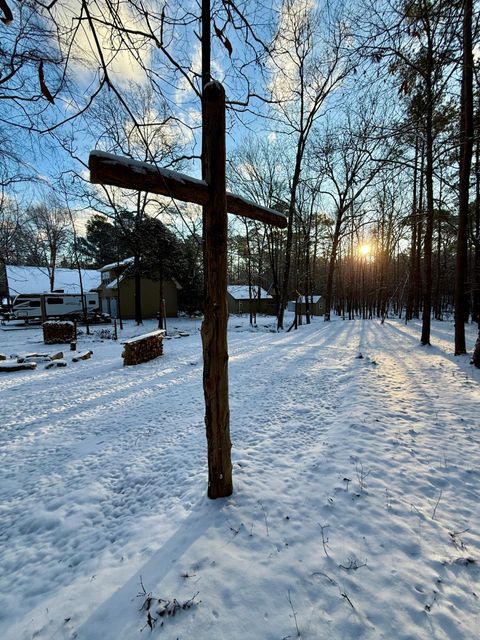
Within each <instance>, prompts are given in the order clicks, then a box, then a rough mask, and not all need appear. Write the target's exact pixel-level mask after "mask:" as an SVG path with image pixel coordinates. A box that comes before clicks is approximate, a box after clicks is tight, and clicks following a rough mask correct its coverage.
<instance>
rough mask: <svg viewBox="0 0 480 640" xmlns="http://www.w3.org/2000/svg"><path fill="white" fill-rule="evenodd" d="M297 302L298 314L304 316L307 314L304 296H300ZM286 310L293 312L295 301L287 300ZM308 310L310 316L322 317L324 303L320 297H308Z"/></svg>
mask: <svg viewBox="0 0 480 640" xmlns="http://www.w3.org/2000/svg"><path fill="white" fill-rule="evenodd" d="M299 302H300V309H299V313H301V314H302V315H303V316H304V315H305V314H306V312H307V305H306V301H305V296H300V297H299ZM287 309H288V311H295V300H289V302H288V305H287ZM308 310H309V313H310V315H311V316H323V314H324V313H325V301H324V299H323V298H322V296H308Z"/></svg>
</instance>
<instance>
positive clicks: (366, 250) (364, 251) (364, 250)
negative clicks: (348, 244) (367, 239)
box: [358, 244, 372, 258]
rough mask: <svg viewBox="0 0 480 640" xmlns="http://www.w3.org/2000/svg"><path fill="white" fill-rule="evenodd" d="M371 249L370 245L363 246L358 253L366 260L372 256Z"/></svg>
mask: <svg viewBox="0 0 480 640" xmlns="http://www.w3.org/2000/svg"><path fill="white" fill-rule="evenodd" d="M371 249H372V248H371V247H370V245H369V244H361V245H360V247H359V248H358V253H359V254H360V255H361V256H363V257H364V258H366V257H367V256H369V255H370V253H371Z"/></svg>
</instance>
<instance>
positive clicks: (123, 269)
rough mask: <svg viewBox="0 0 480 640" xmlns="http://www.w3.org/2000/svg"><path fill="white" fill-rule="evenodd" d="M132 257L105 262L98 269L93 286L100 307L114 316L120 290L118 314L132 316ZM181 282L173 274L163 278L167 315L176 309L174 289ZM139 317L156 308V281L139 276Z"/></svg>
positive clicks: (153, 313) (148, 315)
mask: <svg viewBox="0 0 480 640" xmlns="http://www.w3.org/2000/svg"><path fill="white" fill-rule="evenodd" d="M132 267H133V258H126V259H125V260H121V261H120V262H113V263H112V264H107V265H105V266H104V267H102V268H101V269H100V272H101V282H100V285H99V286H98V287H97V289H96V290H97V291H98V294H99V298H100V310H101V311H102V313H108V314H110V315H111V316H112V318H117V317H118V316H119V313H118V298H119V295H118V294H119V292H120V312H121V315H122V318H134V317H135V281H134V277H133V273H132ZM179 289H181V286H180V285H179V284H178V282H177V281H176V280H175V279H174V278H169V279H166V280H164V281H163V298H164V300H165V311H166V315H167V316H169V317H175V316H176V315H177V313H178V302H177V293H178V290H179ZM141 304H142V317H143V318H154V317H156V316H157V314H158V313H159V311H160V282H159V281H158V280H154V279H153V278H147V277H142V279H141Z"/></svg>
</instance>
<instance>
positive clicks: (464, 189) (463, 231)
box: [455, 0, 473, 356]
mask: <svg viewBox="0 0 480 640" xmlns="http://www.w3.org/2000/svg"><path fill="white" fill-rule="evenodd" d="M463 7H464V8H463V65H462V91H461V104H460V111H461V115H460V150H461V153H460V186H459V209H458V233H457V257H456V269H455V355H456V356H458V355H461V354H462V353H466V352H467V348H466V343H465V317H466V309H465V306H466V302H467V300H466V297H465V282H466V279H467V260H468V249H467V247H468V245H467V233H468V201H469V197H468V196H469V190H470V169H471V165H472V152H473V54H472V0H464V4H463Z"/></svg>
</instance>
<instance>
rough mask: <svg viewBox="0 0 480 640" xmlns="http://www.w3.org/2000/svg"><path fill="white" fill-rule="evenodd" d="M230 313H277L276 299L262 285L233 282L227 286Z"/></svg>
mask: <svg viewBox="0 0 480 640" xmlns="http://www.w3.org/2000/svg"><path fill="white" fill-rule="evenodd" d="M227 302H228V312H229V313H236V314H242V313H250V311H251V312H252V313H264V314H267V315H275V305H274V299H273V298H272V296H271V295H269V294H268V293H267V292H266V291H265V289H262V287H257V286H255V287H249V286H248V285H246V284H232V285H229V286H228V287H227Z"/></svg>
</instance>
